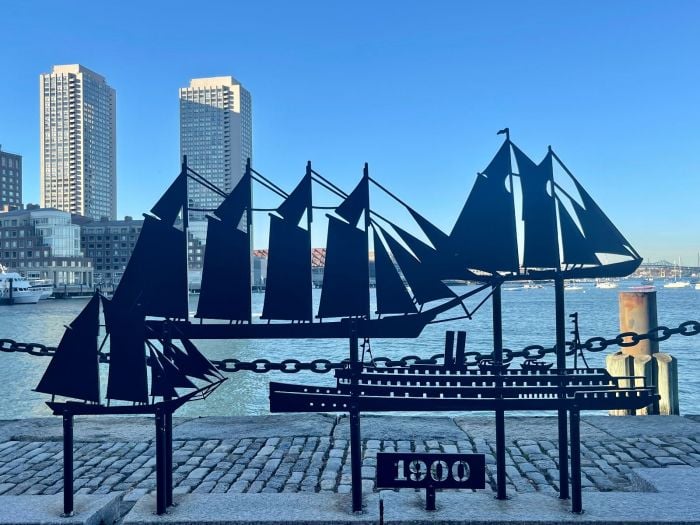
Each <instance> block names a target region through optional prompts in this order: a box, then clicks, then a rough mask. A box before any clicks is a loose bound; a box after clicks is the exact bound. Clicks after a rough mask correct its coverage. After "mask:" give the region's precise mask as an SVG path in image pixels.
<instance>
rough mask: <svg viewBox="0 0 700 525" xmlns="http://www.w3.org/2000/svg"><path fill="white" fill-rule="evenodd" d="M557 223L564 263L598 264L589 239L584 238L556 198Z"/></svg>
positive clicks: (598, 261)
mask: <svg viewBox="0 0 700 525" xmlns="http://www.w3.org/2000/svg"><path fill="white" fill-rule="evenodd" d="M557 209H558V210H559V224H560V225H561V242H562V251H563V252H564V258H563V262H564V264H582V265H583V264H600V260H599V259H598V257H597V256H596V254H595V250H594V249H593V246H592V245H591V243H590V241H589V240H588V239H586V238H585V237H584V236H583V234H582V233H581V231H580V230H579V229H578V226H576V223H575V222H574V220H573V219H572V218H571V215H569V212H568V211H567V210H566V208H565V207H564V206H563V205H562V204H561V202H560V201H559V200H557Z"/></svg>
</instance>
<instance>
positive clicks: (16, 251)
mask: <svg viewBox="0 0 700 525" xmlns="http://www.w3.org/2000/svg"><path fill="white" fill-rule="evenodd" d="M0 264H2V265H3V266H5V267H6V268H8V270H9V271H16V272H17V273H19V274H21V275H22V276H23V277H26V278H27V279H45V280H49V281H51V282H52V283H53V285H54V286H60V285H84V286H92V283H93V268H92V261H90V259H88V258H87V257H85V256H84V254H83V252H82V251H81V249H80V226H79V225H77V224H74V223H73V221H72V220H71V215H70V213H67V212H64V211H60V210H57V209H54V208H39V207H38V206H34V205H31V204H30V205H27V209H25V210H14V211H9V212H3V213H0Z"/></svg>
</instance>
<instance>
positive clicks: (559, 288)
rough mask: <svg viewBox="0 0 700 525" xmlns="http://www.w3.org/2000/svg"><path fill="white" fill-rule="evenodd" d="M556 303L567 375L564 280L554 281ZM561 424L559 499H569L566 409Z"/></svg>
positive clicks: (561, 364) (560, 363)
mask: <svg viewBox="0 0 700 525" xmlns="http://www.w3.org/2000/svg"><path fill="white" fill-rule="evenodd" d="M554 302H555V306H556V335H557V374H559V375H560V376H563V375H564V374H566V324H565V323H566V321H565V319H566V311H565V307H564V278H563V277H561V276H559V275H558V276H557V277H556V278H555V279H554ZM559 397H562V398H564V397H566V391H565V381H564V380H563V379H562V381H561V392H560V394H559ZM557 415H558V423H559V498H561V499H568V498H569V454H568V435H567V434H568V431H567V428H566V419H567V418H566V409H565V408H560V409H559V410H558V414H557Z"/></svg>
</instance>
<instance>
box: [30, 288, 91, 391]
mask: <svg viewBox="0 0 700 525" xmlns="http://www.w3.org/2000/svg"><path fill="white" fill-rule="evenodd" d="M99 313H100V298H99V295H98V294H94V295H93V296H92V299H90V301H89V302H88V304H87V305H86V306H85V308H83V310H82V312H80V314H78V317H76V318H75V319H74V320H73V322H72V323H71V324H70V326H69V327H67V328H66V331H65V332H64V334H63V337H62V338H61V342H60V343H59V344H58V348H57V350H56V354H55V355H54V357H53V359H51V362H50V363H49V366H48V367H47V368H46V372H44V375H43V377H42V378H41V381H40V382H39V384H38V385H37V387H36V389H35V390H36V391H37V392H43V393H46V394H51V395H59V396H66V397H72V398H76V399H83V400H85V401H94V402H95V403H99V402H100V374H99V362H98V355H97V336H98V330H99V324H100V321H99Z"/></svg>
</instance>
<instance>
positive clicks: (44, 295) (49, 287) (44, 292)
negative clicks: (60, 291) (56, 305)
mask: <svg viewBox="0 0 700 525" xmlns="http://www.w3.org/2000/svg"><path fill="white" fill-rule="evenodd" d="M29 288H30V289H31V290H33V291H36V292H41V296H40V297H39V300H42V299H48V298H49V297H51V296H52V295H53V283H52V282H51V280H49V279H32V280H31V281H29Z"/></svg>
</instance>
